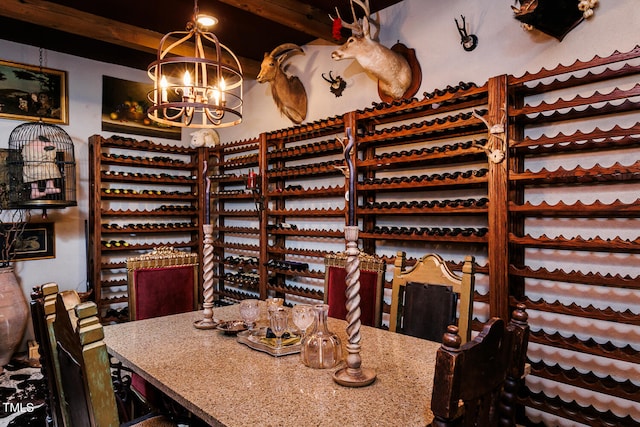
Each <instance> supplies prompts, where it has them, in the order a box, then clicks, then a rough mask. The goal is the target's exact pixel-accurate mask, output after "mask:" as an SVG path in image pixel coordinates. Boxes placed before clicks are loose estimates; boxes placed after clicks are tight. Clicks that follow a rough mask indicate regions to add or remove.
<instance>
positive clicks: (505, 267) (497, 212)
mask: <svg viewBox="0 0 640 427" xmlns="http://www.w3.org/2000/svg"><path fill="white" fill-rule="evenodd" d="M488 88H489V111H488V113H487V116H485V119H486V120H487V122H488V123H489V125H490V126H494V125H497V124H503V125H505V128H504V133H495V132H494V133H492V132H490V133H489V140H488V143H487V146H488V147H490V149H491V150H496V149H501V150H504V155H505V158H504V159H503V160H502V161H500V162H494V161H492V160H491V159H489V175H488V187H489V188H488V196H489V233H488V252H489V278H490V285H489V304H490V308H489V314H490V316H492V317H493V316H497V317H501V318H503V319H509V227H508V224H507V219H508V200H507V194H508V174H507V164H508V159H507V156H508V150H506V146H507V143H506V141H507V140H508V135H507V126H506V123H504V120H505V117H506V109H507V76H506V75H502V76H498V77H493V78H491V79H490V80H489V82H488Z"/></svg>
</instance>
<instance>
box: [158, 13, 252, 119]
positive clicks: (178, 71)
mask: <svg viewBox="0 0 640 427" xmlns="http://www.w3.org/2000/svg"><path fill="white" fill-rule="evenodd" d="M217 22H218V21H217V19H215V18H213V17H211V16H208V15H203V14H200V13H199V10H198V0H195V2H194V11H193V19H192V21H191V22H188V23H187V28H186V31H173V32H170V33H168V34H166V35H165V36H164V37H163V38H162V40H161V41H160V46H159V47H158V55H157V59H156V60H155V61H153V62H152V63H151V64H150V65H149V68H148V71H147V72H148V74H149V77H150V78H151V80H153V91H151V92H149V101H150V102H151V104H152V105H151V107H149V109H148V110H147V116H148V117H149V118H150V119H151V120H153V121H155V122H157V123H160V124H162V125H168V126H178V127H194V128H221V127H228V126H234V125H237V124H240V122H241V121H242V67H241V66H240V62H239V61H238V58H237V57H236V56H235V55H234V53H233V52H231V50H229V48H227V47H226V46H224V45H223V44H222V43H220V42H219V41H218V38H217V37H216V36H215V34H213V33H211V32H209V31H207V28H208V27H210V26H212V25H215V24H216V23H217Z"/></svg>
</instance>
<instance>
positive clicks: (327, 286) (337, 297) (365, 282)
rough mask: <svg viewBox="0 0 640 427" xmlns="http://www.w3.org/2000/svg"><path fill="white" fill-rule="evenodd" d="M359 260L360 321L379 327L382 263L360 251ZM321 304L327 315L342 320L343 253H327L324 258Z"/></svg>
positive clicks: (380, 320)
mask: <svg viewBox="0 0 640 427" xmlns="http://www.w3.org/2000/svg"><path fill="white" fill-rule="evenodd" d="M358 260H359V261H360V322H361V323H362V324H363V325H367V326H375V327H379V326H380V325H381V324H382V298H383V291H384V274H385V271H386V263H385V262H384V260H383V259H382V258H378V257H376V256H373V255H368V254H365V253H363V252H361V253H360V255H359V256H358ZM324 265H325V269H324V302H325V304H328V305H329V316H330V317H335V318H337V319H343V320H344V319H346V317H347V308H346V300H347V297H346V295H345V290H346V288H347V284H346V278H347V270H346V268H345V267H346V265H347V254H346V253H345V252H340V253H337V254H327V255H325V257H324Z"/></svg>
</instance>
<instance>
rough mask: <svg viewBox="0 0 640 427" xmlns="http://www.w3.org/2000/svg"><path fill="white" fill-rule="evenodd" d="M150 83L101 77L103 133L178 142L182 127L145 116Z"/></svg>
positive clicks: (150, 87)
mask: <svg viewBox="0 0 640 427" xmlns="http://www.w3.org/2000/svg"><path fill="white" fill-rule="evenodd" d="M152 90H153V84H152V83H151V82H149V83H140V82H132V81H129V80H123V79H118V78H115V77H109V76H102V130H104V131H109V132H125V133H131V134H134V135H144V136H151V137H156V138H168V139H178V140H179V139H180V138H181V135H182V131H181V128H179V127H176V126H167V125H163V124H160V123H156V122H154V121H152V120H151V119H149V118H148V117H147V108H149V100H148V99H147V94H148V93H149V92H151V91H152Z"/></svg>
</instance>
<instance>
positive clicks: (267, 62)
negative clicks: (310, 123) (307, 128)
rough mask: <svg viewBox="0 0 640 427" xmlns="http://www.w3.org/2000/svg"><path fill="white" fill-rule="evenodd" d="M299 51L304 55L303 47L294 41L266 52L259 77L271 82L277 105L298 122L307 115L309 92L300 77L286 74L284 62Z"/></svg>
mask: <svg viewBox="0 0 640 427" xmlns="http://www.w3.org/2000/svg"><path fill="white" fill-rule="evenodd" d="M298 53H301V54H303V55H304V51H303V50H302V48H301V47H300V46H298V45H295V44H293V43H284V44H281V45H280V46H278V47H276V48H275V49H273V50H272V51H271V53H266V52H265V54H264V59H263V60H262V64H261V65H260V73H258V77H257V80H258V83H265V82H269V83H270V85H271V95H272V96H273V101H274V102H275V103H276V106H277V107H278V109H279V110H280V112H281V113H282V114H284V115H285V116H287V117H288V118H289V119H290V120H291V121H293V122H294V123H296V124H297V123H301V122H302V121H303V120H304V119H305V118H306V117H307V92H306V91H305V90H304V86H303V85H302V82H301V81H300V79H299V78H298V77H296V76H287V75H286V74H285V72H284V70H283V66H282V64H283V63H284V61H285V60H287V58H289V57H290V56H291V55H295V54H298Z"/></svg>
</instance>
